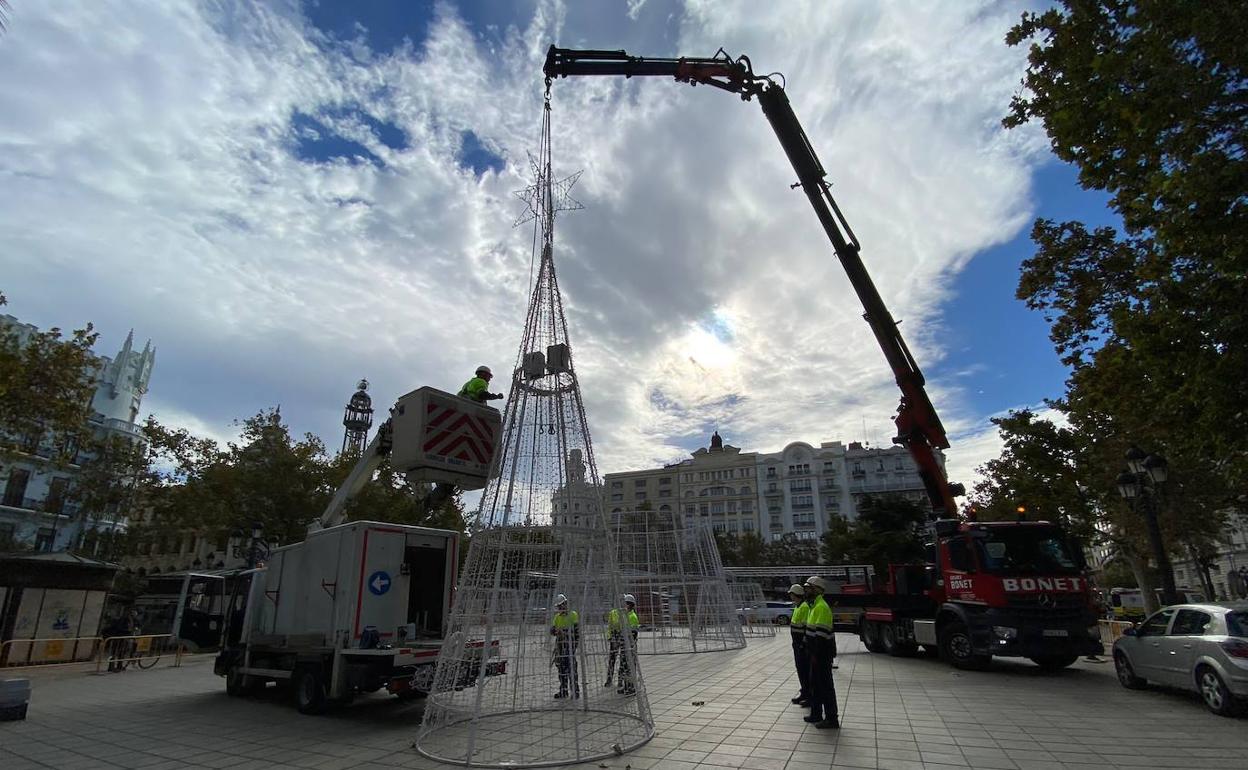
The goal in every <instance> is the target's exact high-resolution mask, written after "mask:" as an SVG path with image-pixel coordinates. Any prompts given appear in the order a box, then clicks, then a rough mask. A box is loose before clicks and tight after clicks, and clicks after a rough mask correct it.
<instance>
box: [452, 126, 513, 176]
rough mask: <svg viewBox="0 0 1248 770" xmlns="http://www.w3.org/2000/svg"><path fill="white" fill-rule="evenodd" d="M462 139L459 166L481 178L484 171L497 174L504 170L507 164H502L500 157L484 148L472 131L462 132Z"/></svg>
mask: <svg viewBox="0 0 1248 770" xmlns="http://www.w3.org/2000/svg"><path fill="white" fill-rule="evenodd" d="M462 137H463V144H462V145H460V150H459V165H461V166H463V167H464V168H466V169H470V170H471V171H472V173H474V174H476V175H477V176H481V175H482V174H484V173H485V172H486V171H493V172H494V173H496V174H497V173H500V172H501V171H502V170H503V169H504V168H506V166H507V164H506V163H504V162H503V159H502V157H501V156H499V155H498V154H497V153H495V152H493V151H492V150H490V148H488V147H486V146H485V144H483V143H482V142H481V139H480V138H479V137H477V135H476V134H474V133H473V132H472V131H465V132H463V134H462Z"/></svg>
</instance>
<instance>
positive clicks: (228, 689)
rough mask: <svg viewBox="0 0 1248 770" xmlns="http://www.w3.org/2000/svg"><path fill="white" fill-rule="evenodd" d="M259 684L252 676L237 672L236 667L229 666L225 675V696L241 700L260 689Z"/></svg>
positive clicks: (237, 668)
mask: <svg viewBox="0 0 1248 770" xmlns="http://www.w3.org/2000/svg"><path fill="white" fill-rule="evenodd" d="M259 684H261V683H260V682H259V681H258V680H257V679H256V678H255V677H254V676H248V675H247V674H244V673H242V672H241V671H239V667H238V666H230V670H229V672H227V673H226V675H225V694H226V695H229V696H230V697H232V698H242V697H244V696H247V695H251V694H252V693H254V692H255V691H256V690H258V689H260V688H259V686H258V685H259Z"/></svg>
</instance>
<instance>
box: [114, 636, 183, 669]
mask: <svg viewBox="0 0 1248 770" xmlns="http://www.w3.org/2000/svg"><path fill="white" fill-rule="evenodd" d="M183 649H184V647H183V645H182V644H181V642H179V641H178V639H177V638H176V637H175V636H174V635H173V634H137V635H134V636H109V637H106V638H105V639H104V643H103V644H102V645H101V646H100V654H99V656H98V657H97V658H96V661H95V671H96V673H99V672H100V671H101V670H103V669H104V665H105V664H106V663H107V664H108V670H109V671H125V670H126V669H128V668H131V667H135V666H137V667H138V668H140V669H149V668H152V667H154V666H155V665H156V664H157V663H159V662H160V661H161V660H162V659H164V660H165V661H167V662H168V664H169V665H172V666H180V665H182V650H183Z"/></svg>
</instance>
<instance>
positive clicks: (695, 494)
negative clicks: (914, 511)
mask: <svg viewBox="0 0 1248 770" xmlns="http://www.w3.org/2000/svg"><path fill="white" fill-rule="evenodd" d="M937 458H938V460H939V461H940V463H941V465H942V466H943V465H944V455H943V454H940V453H937ZM605 483H606V487H607V488H606V496H607V506H608V510H609V511H611V512H618V511H628V510H634V509H636V508H640V507H643V506H649V507H650V508H652V509H653V510H657V511H680V512H682V513H683V514H684V516H685V518H686V519H692V518H694V517H699V518H703V519H704V520H709V521H710V523H711V527H712V528H713V529H714V530H716V531H717V532H723V533H732V534H736V535H743V534H746V533H754V534H757V535H759V536H760V537H762V538H763V539H764V540H769V541H774V540H779V539H780V538H782V537H784V536H785V535H788V534H792V535H793V536H794V537H796V538H798V539H802V540H817V539H819V538H820V537H821V536H822V535H823V533H824V532H826V531H827V529H828V522H829V519H830V517H833V516H841V517H843V518H845V519H847V520H849V521H853V520H854V519H856V518H857V517H858V509H859V507H860V506H861V503H862V499H863V498H864V497H866V496H868V495H881V494H894V495H900V496H902V497H906V498H908V499H911V500H915V501H918V502H923V501H925V500H926V499H927V494H926V492H925V490H924V488H923V482H922V480H921V479H920V478H919V474H918V469H917V467H916V466H915V464H914V461H913V460H912V459H911V457H910V453H909V452H908V451H907V450H906V449H904V448H903V447H887V448H877V447H870V446H867V445H865V444H863V443H862V442H859V441H852V442H850V443H849V444H848V445H846V444H843V443H841V442H840V441H831V442H824V443H821V444H819V445H818V446H815V445H813V444H808V443H806V442H802V441H796V442H793V443H791V444H789V445H788V446H786V447H785V448H784V449H782V450H780V451H778V452H743V451H741V450H740V449H739V448H737V447H734V446H730V445H726V444H724V442H723V439H722V438H720V436H719V433H718V432H716V433H715V434H714V435H712V436H711V441H710V446H708V447H706V448H702V449H698V450H697V451H695V452H694V453H693V454H692V455H691V456H690V457H689V459H687V460H682V461H681V462H679V463H674V464H671V465H666V466H663V467H661V468H650V469H645V470H637V471H626V472H623V473H608V474H607V475H606V477H605Z"/></svg>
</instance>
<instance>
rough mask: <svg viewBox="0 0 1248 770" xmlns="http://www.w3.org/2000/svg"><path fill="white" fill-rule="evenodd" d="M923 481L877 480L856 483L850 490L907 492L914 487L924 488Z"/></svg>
mask: <svg viewBox="0 0 1248 770" xmlns="http://www.w3.org/2000/svg"><path fill="white" fill-rule="evenodd" d="M923 488H924V487H923V482H922V481H920V480H919V479H917V478H915V479H906V480H904V481H876V482H865V481H864V482H861V483H855V484H853V485H852V486H851V487H850V488H849V491H850V492H852V493H854V494H862V493H864V492H905V491H909V490H913V489H923Z"/></svg>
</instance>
